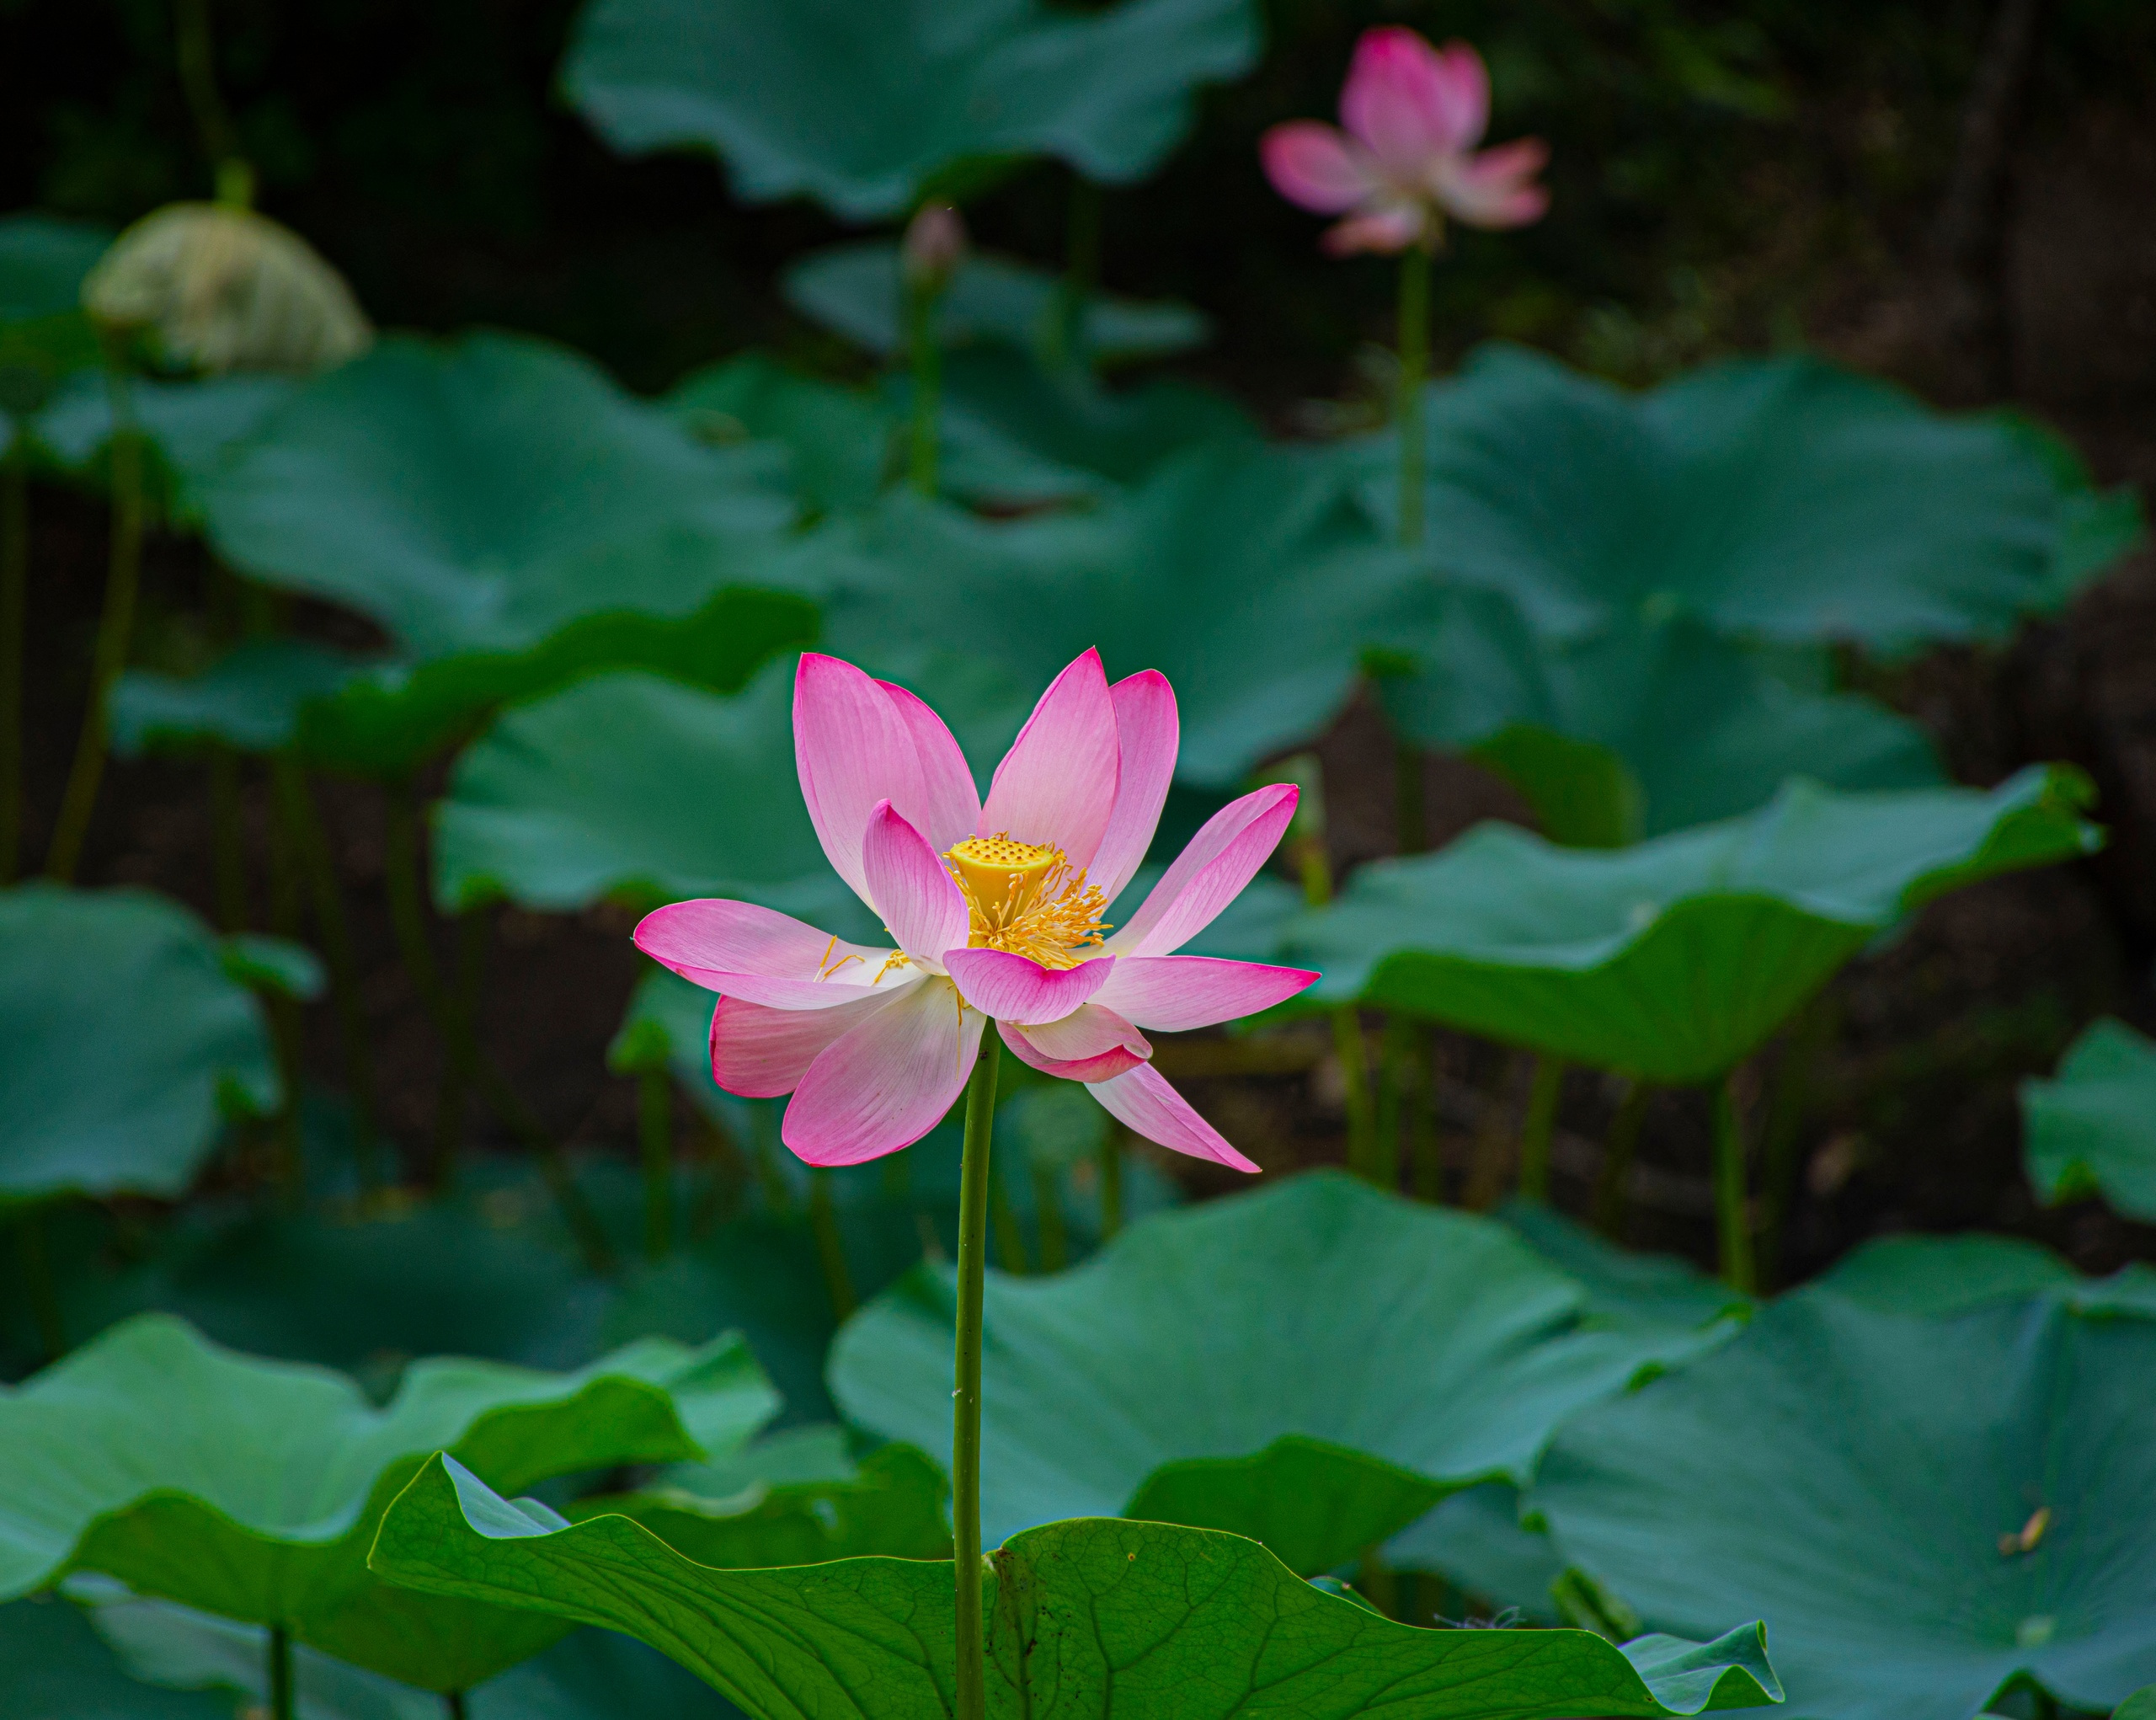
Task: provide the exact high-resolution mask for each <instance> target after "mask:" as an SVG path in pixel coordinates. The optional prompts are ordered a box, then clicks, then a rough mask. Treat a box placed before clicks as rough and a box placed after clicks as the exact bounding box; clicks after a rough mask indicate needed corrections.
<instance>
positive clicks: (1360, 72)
mask: <svg viewBox="0 0 2156 1720" xmlns="http://www.w3.org/2000/svg"><path fill="white" fill-rule="evenodd" d="M1470 51H1471V50H1470ZM1466 117H1468V116H1467V115H1464V114H1460V113H1456V112H1454V78H1453V75H1452V73H1451V72H1450V71H1449V68H1448V67H1447V66H1446V65H1445V63H1444V61H1441V60H1440V59H1439V57H1438V51H1437V50H1436V49H1435V48H1433V47H1432V46H1431V45H1429V43H1428V42H1427V41H1425V40H1423V39H1422V37H1421V36H1420V35H1417V34H1416V33H1415V32H1414V31H1413V30H1412V29H1406V27H1404V26H1402V25H1399V24H1392V25H1386V26H1384V27H1381V28H1380V29H1366V30H1364V32H1363V35H1362V39H1361V40H1358V42H1357V43H1356V44H1355V58H1354V61H1353V64H1351V65H1350V66H1349V67H1348V81H1347V83H1344V84H1343V85H1342V86H1341V90H1340V121H1341V123H1342V125H1343V126H1346V127H1347V128H1348V133H1349V135H1350V136H1353V137H1354V138H1355V139H1357V140H1358V142H1361V143H1362V145H1363V146H1364V147H1365V148H1366V149H1368V150H1369V152H1370V153H1371V154H1372V155H1373V156H1374V157H1375V158H1377V161H1378V163H1379V166H1380V168H1381V170H1382V171H1383V172H1384V173H1385V174H1386V175H1387V176H1388V177H1389V178H1390V179H1395V180H1396V181H1406V182H1407V183H1409V184H1412V183H1414V182H1415V181H1416V180H1417V179H1421V177H1422V173H1423V170H1424V169H1425V168H1427V167H1428V164H1429V163H1430V161H1431V159H1432V158H1433V157H1435V156H1438V155H1439V154H1442V153H1443V152H1444V151H1446V150H1448V149H1452V148H1456V147H1459V146H1458V145H1457V144H1456V143H1454V142H1453V141H1452V140H1453V138H1454V134H1455V133H1456V132H1457V131H1458V129H1459V126H1460V120H1463V119H1465V118H1466ZM1475 135H1476V136H1480V135H1481V131H1480V128H1479V127H1478V128H1477V130H1476V134H1475Z"/></svg>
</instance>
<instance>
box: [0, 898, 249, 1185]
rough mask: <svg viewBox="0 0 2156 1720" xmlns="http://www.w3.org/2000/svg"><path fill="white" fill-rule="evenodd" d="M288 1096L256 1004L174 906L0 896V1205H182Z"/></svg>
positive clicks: (195, 924) (194, 923)
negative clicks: (54, 1200) (117, 1197)
mask: <svg viewBox="0 0 2156 1720" xmlns="http://www.w3.org/2000/svg"><path fill="white" fill-rule="evenodd" d="M279 1094H280V1083H279V1081H278V1078H277V1071H276V1062H275V1058H274V1057H273V1056H272V1055H271V1052H270V1038H269V1033H268V1030H267V1028H265V1026H264V1023H263V1019H262V1012H261V1008H260V1007H259V1004H258V1003H257V1002H256V1001H255V999H254V997H253V994H251V993H250V992H249V991H248V989H247V987H246V986H243V985H242V984H241V983H239V982H238V981H237V980H234V979H233V978H232V975H230V973H229V972H228V971H227V966H226V963H225V959H224V956H223V952H222V948H221V945H220V943H219V940H218V939H217V938H216V937H215V936H214V935H213V934H212V933H211V931H210V930H209V928H208V927H205V926H204V925H203V924H202V923H201V921H199V920H197V919H196V918H195V916H193V915H192V914H190V913H189V912H188V911H187V910H186V909H184V908H183V907H181V906H180V905H179V904H178V903H177V902H173V901H168V900H166V899H165V898H163V897H162V896H158V895H152V894H151V893H149V892H148V891H147V890H134V889H120V890H96V891H92V890H75V889H59V888H56V887H55V886H52V885H50V884H24V885H20V886H19V887H17V888H16V889H11V890H6V891H0V1118H4V1119H6V1122H5V1128H4V1133H0V1204H4V1203H5V1202H6V1201H7V1200H8V1199H11V1198H12V1199H35V1198H38V1197H41V1196H45V1195H48V1194H61V1193H63V1192H68V1191H72V1192H74V1193H77V1194H120V1193H129V1194H160V1195H167V1196H170V1195H176V1194H179V1193H180V1192H181V1191H182V1190H184V1189H185V1188H186V1187H187V1185H188V1184H189V1183H191V1182H193V1181H194V1179H195V1172H197V1171H198V1170H199V1169H200V1167H201V1166H202V1163H203V1162H204V1160H205V1159H206V1158H207V1157H208V1156H209V1155H210V1152H211V1150H212V1149H213V1148H214V1147H215V1146H216V1143H217V1139H218V1136H219V1135H220V1134H221V1131H222V1128H223V1123H224V1119H225V1117H226V1115H227V1114H228V1113H231V1112H233V1111H253V1112H258V1113H266V1112H268V1111H270V1110H272V1109H274V1108H275V1106H276V1104H277V1103H278V1098H279Z"/></svg>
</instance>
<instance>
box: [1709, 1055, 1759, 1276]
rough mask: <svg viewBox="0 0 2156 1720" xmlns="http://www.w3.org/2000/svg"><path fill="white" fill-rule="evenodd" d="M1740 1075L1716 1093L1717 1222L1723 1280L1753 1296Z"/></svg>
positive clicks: (1730, 1076)
mask: <svg viewBox="0 0 2156 1720" xmlns="http://www.w3.org/2000/svg"><path fill="white" fill-rule="evenodd" d="M1736 1082H1737V1076H1736V1072H1735V1071H1731V1073H1730V1074H1729V1076H1727V1077H1726V1078H1725V1079H1724V1080H1723V1081H1722V1082H1721V1085H1720V1086H1718V1087H1716V1088H1715V1090H1714V1100H1713V1103H1714V1114H1715V1223H1716V1230H1717V1231H1718V1232H1719V1237H1720V1243H1721V1251H1720V1258H1721V1275H1722V1281H1723V1282H1724V1283H1726V1285H1728V1286H1729V1287H1730V1288H1731V1289H1732V1290H1737V1291H1741V1292H1742V1294H1743V1295H1752V1294H1753V1290H1755V1289H1756V1288H1757V1287H1758V1275H1757V1274H1756V1273H1754V1271H1753V1266H1752V1216H1751V1214H1750V1212H1749V1210H1748V1202H1747V1200H1746V1198H1745V1188H1744V1130H1743V1126H1742V1122H1741V1121H1740V1119H1738V1117H1737V1094H1736V1091H1735V1087H1736Z"/></svg>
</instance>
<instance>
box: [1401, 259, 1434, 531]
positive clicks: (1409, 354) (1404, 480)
mask: <svg viewBox="0 0 2156 1720" xmlns="http://www.w3.org/2000/svg"><path fill="white" fill-rule="evenodd" d="M1432 253H1433V245H1431V244H1429V243H1422V244H1414V245H1410V246H1409V247H1408V248H1406V250H1405V251H1403V252H1401V254H1400V382H1399V388H1400V393H1399V396H1398V400H1397V403H1396V407H1395V409H1394V417H1395V419H1396V421H1397V423H1398V425H1399V432H1400V541H1401V542H1402V543H1405V544H1407V545H1410V546H1411V547H1412V546H1413V545H1415V544H1418V543H1420V542H1422V467H1423V446H1422V384H1423V382H1425V381H1427V380H1428V377H1429V374H1430V259H1431V256H1432Z"/></svg>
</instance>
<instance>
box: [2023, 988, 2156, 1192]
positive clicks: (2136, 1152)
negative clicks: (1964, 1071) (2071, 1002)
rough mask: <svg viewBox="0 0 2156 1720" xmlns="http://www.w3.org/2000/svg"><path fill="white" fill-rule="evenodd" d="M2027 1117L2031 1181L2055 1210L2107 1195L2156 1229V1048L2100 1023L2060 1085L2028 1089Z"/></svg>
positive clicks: (2067, 1064) (2078, 1046) (2122, 1026)
mask: <svg viewBox="0 0 2156 1720" xmlns="http://www.w3.org/2000/svg"><path fill="white" fill-rule="evenodd" d="M2021 1115H2022V1126H2023V1128H2024V1129H2025V1131H2026V1146H2025V1156H2026V1160H2027V1164H2028V1170H2029V1181H2030V1182H2031V1183H2033V1184H2034V1185H2035V1187H2036V1193H2037V1194H2039V1195H2041V1197H2042V1199H2044V1201H2045V1203H2046V1204H2047V1205H2057V1204H2058V1203H2059V1202H2061V1201H2064V1200H2073V1199H2079V1198H2083V1197H2085V1196H2088V1195H2091V1194H2100V1195H2102V1196H2103V1197H2104V1199H2106V1200H2107V1201H2109V1202H2110V1203H2111V1205H2112V1206H2113V1207H2115V1208H2116V1210H2118V1211H2120V1212H2121V1213H2123V1214H2125V1215H2127V1217H2129V1218H2137V1219H2141V1220H2143V1221H2156V1044H2152V1043H2151V1042H2150V1041H2149V1040H2148V1038H2147V1037H2146V1036H2144V1035H2143V1034H2137V1033H2136V1032H2134V1030H2133V1029H2132V1028H2130V1027H2128V1026H2127V1024H2126V1023H2124V1022H2120V1021H2100V1022H2098V1023H2095V1025H2094V1026H2092V1027H2091V1028H2089V1029H2088V1031H2087V1032H2085V1033H2084V1034H2082V1035H2081V1037H2080V1038H2079V1039H2076V1040H2075V1041H2074V1042H2073V1046H2072V1048H2071V1049H2069V1050H2068V1052H2067V1054H2066V1056H2065V1058H2064V1060H2062V1061H2061V1063H2060V1064H2059V1066H2058V1074H2057V1076H2055V1077H2054V1078H2053V1079H2052V1080H2050V1081H2027V1082H2023V1083H2022V1084H2021Z"/></svg>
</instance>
